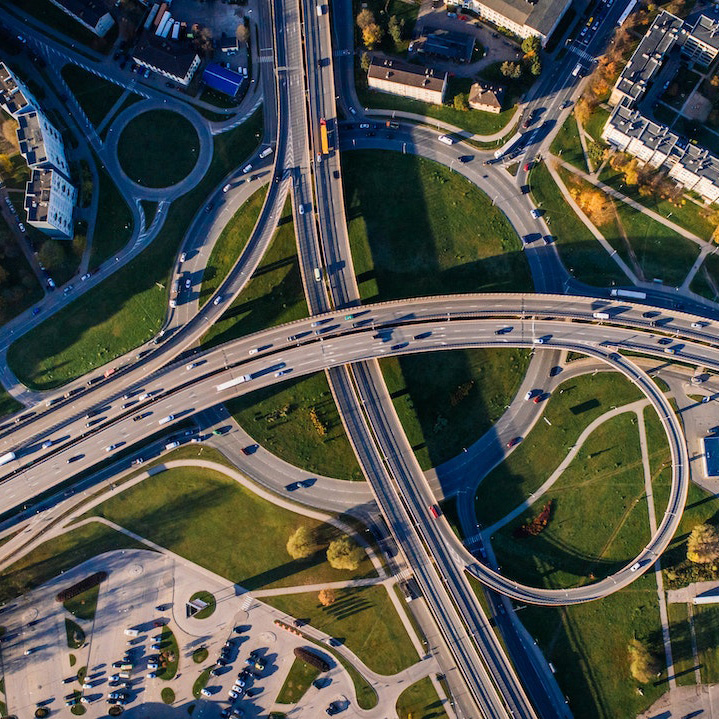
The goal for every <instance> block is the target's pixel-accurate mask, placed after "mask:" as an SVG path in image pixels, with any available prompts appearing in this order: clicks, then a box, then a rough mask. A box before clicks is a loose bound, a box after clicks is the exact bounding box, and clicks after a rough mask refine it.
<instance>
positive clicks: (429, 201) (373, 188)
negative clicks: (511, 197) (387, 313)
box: [344, 151, 532, 301]
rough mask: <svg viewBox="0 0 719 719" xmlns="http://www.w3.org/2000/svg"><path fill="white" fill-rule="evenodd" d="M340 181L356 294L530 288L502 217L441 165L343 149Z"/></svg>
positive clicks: (516, 245)
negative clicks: (343, 192)
mask: <svg viewBox="0 0 719 719" xmlns="http://www.w3.org/2000/svg"><path fill="white" fill-rule="evenodd" d="M344 183H345V207H346V211H347V219H348V230H349V237H350V244H351V247H352V258H353V261H354V266H355V271H356V273H357V280H358V284H359V288H360V294H361V296H362V299H364V300H367V301H369V300H388V299H397V298H403V297H413V296H423V295H432V294H441V293H444V292H498V291H499V292H502V291H520V290H530V289H531V288H532V283H531V278H530V275H529V270H528V267H527V263H526V260H525V258H524V255H523V253H522V251H521V244H520V240H519V238H518V237H517V235H516V233H515V232H514V230H513V228H512V227H511V225H510V224H509V222H508V221H507V219H506V218H505V217H504V215H503V214H502V213H501V212H500V211H499V210H497V209H496V208H494V207H492V204H491V202H490V200H489V198H488V197H487V196H486V195H485V194H484V193H483V192H481V191H480V190H478V189H477V188H476V187H474V186H473V185H471V184H470V183H469V182H467V180H465V179H464V178H463V177H461V176H460V175H457V174H455V173H453V172H452V171H451V170H449V169H448V168H446V167H443V166H441V165H439V164H437V163H435V162H432V161H431V160H425V159H422V158H417V157H414V156H413V155H402V154H399V153H395V152H381V153H380V152H377V151H359V152H348V153H347V154H346V156H345V159H344ZM389 188H391V191H390V190H389Z"/></svg>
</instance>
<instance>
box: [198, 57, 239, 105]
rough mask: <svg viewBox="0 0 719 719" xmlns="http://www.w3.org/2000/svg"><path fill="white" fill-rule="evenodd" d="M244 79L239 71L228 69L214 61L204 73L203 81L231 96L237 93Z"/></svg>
mask: <svg viewBox="0 0 719 719" xmlns="http://www.w3.org/2000/svg"><path fill="white" fill-rule="evenodd" d="M242 80H243V77H242V75H240V74H239V73H237V72H233V71H232V70H227V69H226V68H224V67H222V65H218V64H217V63H214V62H213V63H210V64H209V65H208V66H207V67H206V68H205V71H204V72H203V73H202V81H203V82H204V83H205V85H207V86H208V87H211V88H212V89H213V90H217V91H218V92H221V93H222V94H223V95H229V96H230V97H235V95H237V91H238V90H239V89H240V85H242Z"/></svg>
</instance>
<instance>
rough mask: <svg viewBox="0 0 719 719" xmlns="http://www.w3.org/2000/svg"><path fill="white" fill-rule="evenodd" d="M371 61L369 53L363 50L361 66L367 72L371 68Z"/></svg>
mask: <svg viewBox="0 0 719 719" xmlns="http://www.w3.org/2000/svg"><path fill="white" fill-rule="evenodd" d="M370 62H371V59H370V56H369V53H368V52H363V53H362V57H361V58H360V67H361V68H362V69H363V70H364V71H365V72H367V70H369V66H370Z"/></svg>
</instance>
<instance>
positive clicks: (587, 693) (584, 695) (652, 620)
mask: <svg viewBox="0 0 719 719" xmlns="http://www.w3.org/2000/svg"><path fill="white" fill-rule="evenodd" d="M519 616H520V617H521V620H522V623H523V624H524V625H525V626H526V627H527V629H528V630H529V632H530V634H531V635H532V636H533V637H534V638H535V639H536V640H537V642H538V644H539V647H540V649H541V650H542V651H543V653H544V655H545V656H546V657H547V659H548V660H549V661H551V662H552V664H553V665H554V667H555V668H556V670H557V673H556V678H557V681H558V682H559V686H560V688H561V690H562V692H563V693H564V694H565V695H566V696H567V697H568V698H569V708H570V709H571V710H572V712H573V714H574V716H575V717H577V719H580V718H581V719H618V718H619V717H622V719H625V718H626V719H628V718H629V717H635V716H636V715H637V714H638V713H640V712H642V711H644V710H646V709H648V708H649V707H650V706H651V705H652V704H653V703H654V702H655V701H656V700H657V699H658V698H659V697H660V696H661V695H662V694H663V693H664V692H665V691H667V690H668V687H667V685H666V683H665V681H661V680H658V681H656V682H652V683H650V684H643V685H639V684H638V683H637V682H636V681H635V680H634V679H632V677H631V674H630V671H629V654H628V646H629V642H630V641H631V640H632V639H634V638H636V639H638V640H640V641H642V642H644V643H646V644H647V645H648V646H649V647H650V648H651V650H652V651H653V653H654V654H656V655H657V657H659V659H660V660H661V665H662V666H664V650H663V646H662V641H661V631H660V629H661V625H660V619H659V605H658V600H657V586H656V581H655V580H654V575H653V574H651V573H650V574H647V575H644V576H643V577H640V578H639V579H638V580H637V581H635V582H634V583H633V584H632V585H631V587H627V588H626V589H624V590H622V591H620V592H617V593H615V594H612V595H610V596H608V597H606V598H605V599H601V600H598V601H594V602H588V603H586V604H580V605H577V606H573V607H566V608H558V609H554V608H544V607H535V606H531V605H530V606H527V608H526V609H524V610H523V611H522V612H520V614H519ZM662 678H664V679H665V678H666V669H665V671H664V672H663V674H662ZM638 688H641V692H642V693H641V694H640V693H639V692H638V691H637V689H638Z"/></svg>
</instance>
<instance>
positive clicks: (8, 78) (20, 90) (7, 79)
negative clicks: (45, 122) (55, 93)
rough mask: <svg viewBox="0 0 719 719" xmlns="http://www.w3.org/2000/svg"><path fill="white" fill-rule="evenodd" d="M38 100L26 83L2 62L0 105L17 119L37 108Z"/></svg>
mask: <svg viewBox="0 0 719 719" xmlns="http://www.w3.org/2000/svg"><path fill="white" fill-rule="evenodd" d="M37 106H38V105H37V101H36V100H35V98H34V97H33V96H32V94H31V93H30V91H29V90H28V89H27V87H26V86H25V84H24V83H23V82H22V81H21V80H20V79H19V78H18V77H17V76H16V75H15V74H14V73H13V72H12V70H11V69H10V68H9V67H8V66H7V65H6V64H5V63H4V62H0V107H2V109H3V110H5V112H7V114H8V115H11V116H12V117H14V118H15V119H17V117H18V116H19V115H22V114H23V113H25V112H32V111H33V110H35V109H36V108H37Z"/></svg>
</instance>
